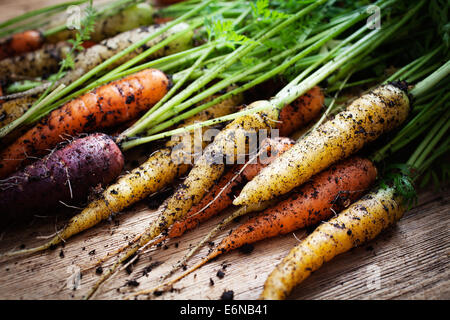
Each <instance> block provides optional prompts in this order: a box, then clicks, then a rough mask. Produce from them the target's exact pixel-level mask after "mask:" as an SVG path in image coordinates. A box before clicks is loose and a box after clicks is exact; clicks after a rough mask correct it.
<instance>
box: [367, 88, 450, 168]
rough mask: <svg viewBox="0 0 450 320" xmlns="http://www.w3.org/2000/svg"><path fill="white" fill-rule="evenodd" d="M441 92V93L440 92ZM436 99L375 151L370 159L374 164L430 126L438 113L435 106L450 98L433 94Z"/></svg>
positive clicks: (438, 109)
mask: <svg viewBox="0 0 450 320" xmlns="http://www.w3.org/2000/svg"><path fill="white" fill-rule="evenodd" d="M442 92H443V91H442ZM435 94H436V97H435V98H434V99H433V100H432V101H430V102H429V103H427V104H426V105H425V107H424V108H423V109H422V110H421V111H420V112H419V113H418V114H417V115H415V116H414V118H412V119H411V120H410V121H408V123H407V124H406V125H405V126H403V127H402V129H401V130H400V131H399V132H398V133H397V134H396V135H395V137H394V138H392V139H391V140H390V141H389V143H387V144H386V145H385V146H383V147H382V148H381V149H379V150H377V151H376V152H375V153H374V154H373V155H372V156H371V159H372V160H373V161H374V162H381V161H382V160H384V159H385V158H386V157H387V156H388V155H389V154H391V153H393V152H396V151H398V150H400V149H401V148H403V147H404V146H406V145H407V144H409V143H410V142H411V141H413V140H414V139H416V138H417V137H418V136H419V135H421V134H422V133H423V132H425V131H426V130H428V128H429V127H430V126H431V125H432V119H433V117H434V116H435V115H436V114H437V113H439V111H440V108H436V106H440V105H443V104H444V103H445V101H448V99H449V98H450V93H447V94H444V95H440V94H438V93H435Z"/></svg>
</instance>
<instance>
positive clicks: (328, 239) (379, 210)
mask: <svg viewBox="0 0 450 320" xmlns="http://www.w3.org/2000/svg"><path fill="white" fill-rule="evenodd" d="M405 210H406V208H405V206H404V205H403V204H402V200H401V199H400V198H399V196H398V195H397V194H396V192H395V190H394V189H393V188H387V189H380V190H378V191H376V192H372V193H370V194H368V195H366V196H364V197H363V198H362V199H361V200H359V201H357V202H355V203H354V204H352V205H351V206H350V207H349V208H347V209H346V210H344V211H343V212H341V213H340V214H339V215H338V216H336V217H335V218H333V219H331V220H330V221H328V222H326V223H323V224H321V225H320V226H319V227H318V228H317V229H316V230H314V232H313V233H311V234H310V235H309V236H308V237H307V238H306V239H304V240H303V241H302V242H301V243H300V244H298V245H297V246H296V247H294V248H293V249H292V250H291V251H290V252H289V254H288V255H287V256H286V257H285V258H284V259H283V260H282V261H281V263H280V264H278V265H277V267H276V268H275V269H274V270H273V271H272V273H271V274H270V275H269V276H268V278H267V280H266V282H265V284H264V289H263V292H262V294H261V299H265V300H276V299H278V300H279V299H284V298H286V297H287V296H288V295H289V293H290V292H291V291H292V289H293V288H294V286H296V285H298V284H299V283H301V282H302V281H303V280H305V279H306V278H307V277H309V275H310V274H311V273H312V272H314V271H316V270H317V269H319V268H320V266H321V265H322V264H323V263H324V262H327V261H330V260H331V259H333V258H334V257H335V256H337V255H339V254H340V253H343V252H346V251H348V250H350V249H351V248H353V247H355V246H358V245H360V244H361V243H364V242H367V241H369V240H371V239H374V238H375V237H376V236H377V235H378V234H380V233H381V231H383V230H385V229H387V228H389V227H390V226H392V225H394V224H395V223H396V222H397V221H398V220H399V219H400V218H401V217H402V216H403V213H404V212H405Z"/></svg>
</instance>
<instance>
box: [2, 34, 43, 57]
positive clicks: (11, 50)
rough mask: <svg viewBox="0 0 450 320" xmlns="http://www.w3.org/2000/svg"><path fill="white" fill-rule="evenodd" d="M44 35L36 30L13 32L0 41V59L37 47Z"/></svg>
mask: <svg viewBox="0 0 450 320" xmlns="http://www.w3.org/2000/svg"><path fill="white" fill-rule="evenodd" d="M43 43H44V36H43V35H42V33H41V32H39V31H36V30H27V31H24V32H20V33H16V34H13V35H12V36H10V37H8V38H6V39H5V40H4V41H2V42H1V43H0V59H4V58H7V57H11V56H15V55H18V54H21V53H25V52H29V51H33V50H36V49H39V48H40V47H41V46H42V44H43Z"/></svg>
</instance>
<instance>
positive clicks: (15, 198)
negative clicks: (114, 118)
mask: <svg viewBox="0 0 450 320" xmlns="http://www.w3.org/2000/svg"><path fill="white" fill-rule="evenodd" d="M123 165H124V157H123V154H122V151H120V149H119V147H118V146H117V145H116V144H115V142H114V141H113V140H112V139H111V138H110V137H108V136H107V135H105V134H100V133H97V134H93V135H89V136H87V137H82V138H78V139H75V140H73V141H72V142H70V143H69V144H66V145H62V146H59V148H57V149H56V150H54V151H53V152H52V153H50V154H49V155H47V156H46V157H44V158H43V159H40V160H38V161H36V162H34V163H33V164H31V165H29V166H27V167H25V168H24V169H23V170H21V171H19V172H16V173H14V174H13V175H11V176H9V177H8V178H6V179H4V180H1V181H0V190H1V192H0V207H1V208H2V215H1V216H2V219H1V226H5V225H7V224H8V223H11V222H16V221H24V220H25V219H29V218H30V217H31V216H32V215H33V214H35V213H37V212H42V211H45V210H49V209H53V208H55V207H56V206H57V205H61V202H62V204H67V205H77V204H78V203H79V201H80V200H82V199H85V198H86V195H87V194H88V191H89V188H91V187H94V186H97V185H98V184H102V185H106V184H108V183H110V182H111V181H112V180H113V179H115V178H116V176H118V175H119V174H120V172H121V171H122V168H123Z"/></svg>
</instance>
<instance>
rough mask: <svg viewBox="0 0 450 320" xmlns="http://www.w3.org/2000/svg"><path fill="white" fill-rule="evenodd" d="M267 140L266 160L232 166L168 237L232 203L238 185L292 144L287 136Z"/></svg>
mask: <svg viewBox="0 0 450 320" xmlns="http://www.w3.org/2000/svg"><path fill="white" fill-rule="evenodd" d="M268 140H269V142H268V143H267V144H266V146H267V151H270V152H271V155H270V157H269V158H268V159H267V161H264V163H261V162H257V163H251V164H247V165H236V166H233V167H232V168H231V170H229V171H228V172H227V173H225V174H224V175H223V176H222V177H221V179H220V180H219V182H218V183H217V184H215V185H214V186H213V187H212V188H211V190H210V191H209V193H208V194H207V195H206V196H205V197H203V198H202V200H201V201H200V202H199V203H198V204H197V205H195V206H193V207H192V208H191V210H189V212H188V213H187V218H186V219H184V220H181V221H177V222H175V223H174V224H173V226H172V227H171V228H170V230H169V232H168V237H169V238H175V237H180V236H181V235H183V233H185V232H186V231H187V230H191V229H193V228H195V227H196V226H198V225H199V224H200V223H202V222H204V221H206V220H208V219H210V218H211V217H213V216H215V215H216V214H218V213H220V212H221V211H222V210H224V209H226V208H228V207H229V206H230V205H231V204H232V203H233V199H234V196H236V195H237V194H238V193H239V190H240V188H239V186H242V183H245V181H249V180H251V179H252V178H253V177H254V176H256V175H257V174H258V172H259V171H261V169H262V168H263V167H265V166H266V165H267V164H269V163H270V162H271V160H273V159H274V158H275V156H277V155H279V154H281V153H282V152H284V151H286V150H287V149H289V148H290V147H292V146H293V145H294V141H293V140H291V139H288V138H281V139H278V140H275V139H268ZM236 189H237V190H236Z"/></svg>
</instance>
